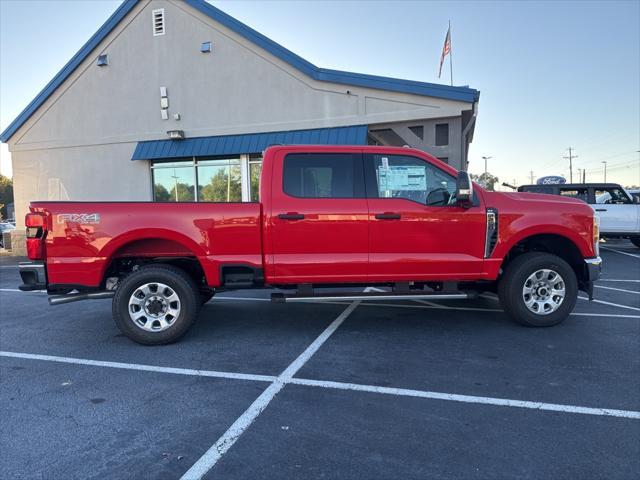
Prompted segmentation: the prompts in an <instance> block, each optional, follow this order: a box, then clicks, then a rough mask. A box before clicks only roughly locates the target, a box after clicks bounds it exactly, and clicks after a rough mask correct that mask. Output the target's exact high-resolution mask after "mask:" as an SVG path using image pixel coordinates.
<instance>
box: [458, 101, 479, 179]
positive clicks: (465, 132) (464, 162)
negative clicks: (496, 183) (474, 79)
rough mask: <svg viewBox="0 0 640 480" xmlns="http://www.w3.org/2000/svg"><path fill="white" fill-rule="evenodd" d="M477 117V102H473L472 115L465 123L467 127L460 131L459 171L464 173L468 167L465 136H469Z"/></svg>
mask: <svg viewBox="0 0 640 480" xmlns="http://www.w3.org/2000/svg"><path fill="white" fill-rule="evenodd" d="M477 115H478V102H473V114H472V115H471V118H470V119H469V122H467V126H466V127H464V130H462V145H461V149H460V151H461V152H462V159H461V161H462V162H461V163H462V165H461V167H462V168H461V170H464V171H466V170H467V167H468V166H469V161H468V160H467V136H468V135H469V130H471V127H473V126H474V125H475V123H476V116H477Z"/></svg>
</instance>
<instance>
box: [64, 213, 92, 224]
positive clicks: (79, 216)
mask: <svg viewBox="0 0 640 480" xmlns="http://www.w3.org/2000/svg"><path fill="white" fill-rule="evenodd" d="M65 222H71V223H81V224H84V225H87V224H96V223H100V214H99V213H59V214H58V223H65Z"/></svg>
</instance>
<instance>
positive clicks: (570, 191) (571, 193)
mask: <svg viewBox="0 0 640 480" xmlns="http://www.w3.org/2000/svg"><path fill="white" fill-rule="evenodd" d="M588 190H589V189H588V188H587V187H578V188H563V187H560V195H562V196H563V197H571V198H577V199H578V200H582V201H583V202H585V203H586V202H588V198H589V197H588V195H587V192H588Z"/></svg>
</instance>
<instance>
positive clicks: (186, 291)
mask: <svg viewBox="0 0 640 480" xmlns="http://www.w3.org/2000/svg"><path fill="white" fill-rule="evenodd" d="M199 307H200V294H199V291H198V288H197V287H196V285H195V283H194V282H193V280H192V279H191V277H189V275H188V274H187V273H186V272H185V271H184V270H181V269H179V268H177V267H174V266H171V265H162V264H158V265H147V266H144V267H141V268H139V269H138V270H136V271H135V272H133V273H131V274H130V275H128V276H127V277H126V278H125V279H124V280H123V281H122V282H121V284H120V285H119V286H118V289H117V290H116V293H115V296H114V297H113V303H112V311H113V319H114V321H115V323H116V325H117V326H118V328H119V329H120V331H121V332H122V333H124V334H125V335H126V336H127V337H128V338H130V339H131V340H133V341H134V342H137V343H140V344H142V345H165V344H167V343H172V342H175V341H176V340H178V339H179V338H180V337H182V336H183V335H184V334H185V333H186V332H187V330H189V328H190V327H191V326H192V325H193V323H194V322H195V320H196V317H197V314H198V309H199Z"/></svg>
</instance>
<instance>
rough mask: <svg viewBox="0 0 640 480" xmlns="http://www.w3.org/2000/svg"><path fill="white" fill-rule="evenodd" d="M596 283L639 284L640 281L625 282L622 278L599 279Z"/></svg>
mask: <svg viewBox="0 0 640 480" xmlns="http://www.w3.org/2000/svg"><path fill="white" fill-rule="evenodd" d="M598 282H628V283H640V280H627V279H623V278H599V279H598Z"/></svg>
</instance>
